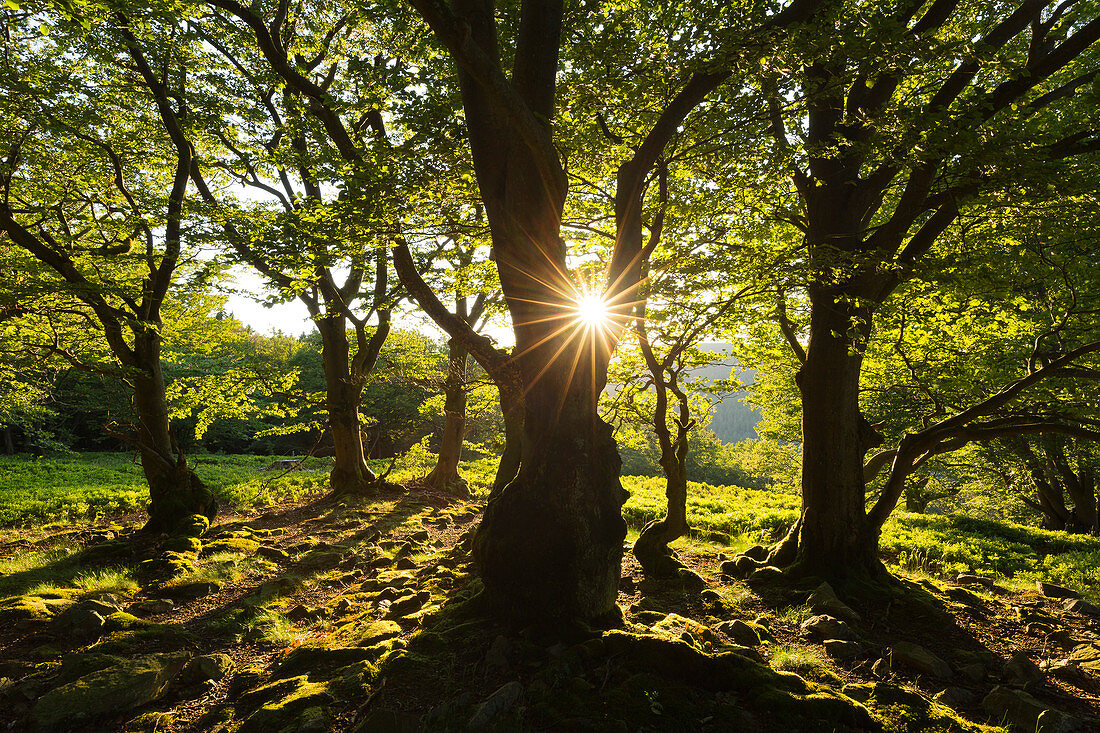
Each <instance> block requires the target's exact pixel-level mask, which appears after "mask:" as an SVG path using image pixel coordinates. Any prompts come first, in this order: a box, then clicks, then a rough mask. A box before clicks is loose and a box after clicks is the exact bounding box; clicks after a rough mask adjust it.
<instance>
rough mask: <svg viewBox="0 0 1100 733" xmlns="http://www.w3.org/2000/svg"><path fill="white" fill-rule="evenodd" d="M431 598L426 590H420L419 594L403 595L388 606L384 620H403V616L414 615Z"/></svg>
mask: <svg viewBox="0 0 1100 733" xmlns="http://www.w3.org/2000/svg"><path fill="white" fill-rule="evenodd" d="M431 597H432V594H431V593H429V592H428V591H426V590H422V591H420V592H419V593H410V594H408V595H404V596H402V597H400V598H398V599H397V600H396V601H394V602H392V603H391V604H390V610H389V611H388V612H387V613H386V618H388V619H397V618H404V617H405V616H408V615H410V614H413V613H416V612H417V611H419V610H420V609H421V608H423V607H424V604H425V603H427V602H428V599H430V598H431Z"/></svg>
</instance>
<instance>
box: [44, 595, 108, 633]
mask: <svg viewBox="0 0 1100 733" xmlns="http://www.w3.org/2000/svg"><path fill="white" fill-rule="evenodd" d="M106 624H107V619H105V618H104V617H103V616H102V615H100V614H99V613H96V612H95V611H93V610H92V609H90V608H88V607H86V606H85V605H84V604H83V603H81V604H77V605H75V606H71V607H70V608H67V609H66V610H64V611H62V612H61V613H59V614H57V616H55V617H54V619H53V620H52V621H50V625H49V633H50V634H51V635H52V636H53V637H54V638H57V639H62V640H65V641H75V642H78V643H80V642H87V641H94V640H96V639H98V638H99V637H100V636H102V635H103V633H104V628H103V627H104V626H105V625H106Z"/></svg>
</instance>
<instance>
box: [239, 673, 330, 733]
mask: <svg viewBox="0 0 1100 733" xmlns="http://www.w3.org/2000/svg"><path fill="white" fill-rule="evenodd" d="M335 700H336V699H335V698H334V697H333V696H332V694H331V693H330V692H328V690H327V689H326V686H325V685H324V684H323V683H319V682H310V681H309V678H307V677H306V676H305V675H301V676H300V677H292V678H290V679H286V680H280V681H279V682H274V683H272V684H270V685H265V686H264V687H260V688H258V689H255V690H251V691H249V692H246V693H244V694H243V695H241V696H240V697H239V698H238V699H237V709H238V711H239V710H242V709H243V710H249V709H255V710H256V711H255V712H254V713H252V714H251V715H249V716H248V717H247V718H246V719H245V721H244V723H243V724H241V727H240V728H238V729H237V733H270V731H281V730H284V729H287V728H288V727H290V726H291V725H293V726H294V727H293V728H290V730H296V729H297V723H298V721H299V720H303V719H304V720H308V721H310V724H311V725H313V726H314V727H313V728H311V730H313V731H317V730H326V728H324V727H322V728H317V727H316V721H318V720H319V719H321V718H325V719H327V716H328V713H327V711H325V710H324V708H325V707H327V706H328V705H331V704H332V703H333V702H335ZM257 708H258V709H257Z"/></svg>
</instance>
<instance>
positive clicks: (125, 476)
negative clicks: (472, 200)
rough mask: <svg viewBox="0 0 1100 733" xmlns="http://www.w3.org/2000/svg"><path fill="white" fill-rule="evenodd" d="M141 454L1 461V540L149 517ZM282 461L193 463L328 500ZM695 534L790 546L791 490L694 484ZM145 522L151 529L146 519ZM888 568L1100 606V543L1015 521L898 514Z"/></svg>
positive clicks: (318, 471) (313, 477) (484, 475)
mask: <svg viewBox="0 0 1100 733" xmlns="http://www.w3.org/2000/svg"><path fill="white" fill-rule="evenodd" d="M420 453H421V451H417V450H413V451H410V452H409V454H407V455H406V456H405V457H403V458H402V459H401V460H400V461H398V462H397V463H396V464H395V465H393V466H392V467H391V466H390V462H389V461H372V462H371V463H372V468H373V469H374V470H375V471H376V472H383V471H386V470H387V469H389V470H391V473H390V475H389V478H390V479H391V480H394V481H396V482H399V483H401V482H407V481H411V480H413V479H415V477H417V476H419V475H423V474H424V473H425V472H426V471H427V470H428V469H429V468H430V461H431V459H432V458H434V457H432V456H430V455H428V454H426V452H425V455H420ZM132 458H133V457H132V455H130V454H113V453H85V454H76V455H72V456H67V457H56V458H33V457H7V456H5V457H0V537H2V536H4V535H10V534H12V533H13V532H26V531H28V530H32V531H33V530H39V529H42V530H48V529H49V528H51V527H54V528H56V527H57V526H58V525H69V524H74V523H85V522H95V521H107V520H112V519H117V518H118V517H120V516H122V515H126V514H133V513H136V512H141V511H143V509H144V507H145V502H146V501H147V489H146V487H145V482H144V479H143V477H142V474H141V467H140V465H138V464H137V463H134V462H133V460H132ZM279 458H280V457H278V456H251V455H231V456H222V455H198V456H194V457H192V458H190V461H191V463H192V465H193V466H194V467H195V469H196V471H198V473H199V475H200V476H201V477H202V479H203V481H204V482H206V483H207V485H209V486H210V487H211V488H212V489H213V490H214V492H215V494H216V496H217V497H218V499H219V502H220V503H221V505H222V507H223V508H224V509H227V510H232V509H239V510H246V509H253V508H259V507H265V506H275V505H279V504H284V503H287V502H293V501H297V500H300V499H303V498H305V497H309V496H314V495H320V494H323V493H324V492H325V490H326V488H327V479H328V470H329V466H330V464H329V462H328V460H327V459H310V460H309V461H307V462H306V463H305V464H304V465H303V467H302V470H296V471H283V470H270V471H269V470H265V469H266V468H267V467H268V466H270V465H271V464H272V462H273V461H275V460H277V459H279ZM495 468H496V465H495V460H494V459H492V458H487V459H482V460H480V461H468V462H465V463H464V464H463V465H462V473H463V475H464V476H466V478H467V479H468V480H469V482H470V485H471V488H472V491H473V494H474V496H475V498H481V499H483V498H484V497H485V496H486V495H487V493H488V486H489V484H490V483H491V481H492V478H493V472H494V471H495ZM622 482H623V486H624V487H625V488H626V489H627V490H628V491H629V492H630V499H629V500H628V501H627V503H626V504H625V506H624V507H623V514H624V516H625V518H626V520H627V524H628V525H629V527H630V528H631V530H632V534H633V533H634V532H637V531H638V530H640V529H641V528H642V527H644V526H645V524H646V523H647V522H649V521H652V520H654V519H658V518H660V517H661V516H662V515H663V513H664V503H665V497H664V481H663V479H661V478H659V477H649V476H624V477H623V479H622ZM689 487H690V488H689V491H690V494H689V496H688V518H689V522H690V524H691V526H692V532H691V535H690V536H689V537H686V538H684V539H682V540H680V546H685V545H693V544H705V545H708V546H711V547H716V548H717V549H718V550H719V551H729V552H736V551H740V550H743V549H745V548H747V547H749V546H751V545H754V544H765V545H766V544H768V543H770V542H774V541H775V540H777V539H778V538H780V537H781V536H782V535H783V533H784V532H785V531H786V529H787V528H788V527H789V526H790V525H791V523H792V522H793V521H794V520H795V518H796V517H797V516H798V507H799V498H798V496H797V495H795V494H792V493H786V492H782V491H771V490H758V489H751V488H744V487H739V486H712V485H709V484H703V483H696V482H691V483H690V485H689ZM137 521H141V519H140V518H139V519H138V520H137ZM881 549H882V554H883V559H884V560H885V561H886V562H887V564H888V566H890V567H892V568H894V569H895V570H902V571H905V572H906V574H907V575H910V576H917V577H922V576H923V577H930V578H940V579H945V578H952V577H954V576H955V575H956V574H958V573H977V574H980V575H985V576H988V577H992V578H996V579H997V580H998V582H1001V583H1003V584H1005V585H1007V586H1008V587H1011V588H1024V587H1031V586H1034V583H1035V581H1036V580H1046V581H1050V582H1054V583H1057V584H1059V585H1067V586H1070V587H1073V588H1077V589H1079V590H1080V591H1082V592H1083V593H1084V594H1085V595H1086V596H1088V597H1090V598H1093V599H1100V538H1096V537H1092V536H1089V535H1075V534H1068V533H1065V532H1055V531H1048V530H1042V529H1039V528H1036V527H1029V526H1024V525H1021V524H1014V523H1010V522H1001V521H992V520H986V519H979V518H975V517H969V516H966V515H964V514H951V515H935V514H911V513H907V512H901V511H899V512H895V514H894V515H893V516H892V517H891V519H890V520H889V521H888V522H887V524H886V526H885V527H884V529H883V534H882V539H881Z"/></svg>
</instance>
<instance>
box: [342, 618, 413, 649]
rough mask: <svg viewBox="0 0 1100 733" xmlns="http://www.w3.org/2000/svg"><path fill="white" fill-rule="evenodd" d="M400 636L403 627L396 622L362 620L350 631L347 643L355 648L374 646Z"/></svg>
mask: <svg viewBox="0 0 1100 733" xmlns="http://www.w3.org/2000/svg"><path fill="white" fill-rule="evenodd" d="M400 634H401V627H400V626H398V625H397V623H396V622H394V621H375V620H366V622H365V623H364V622H363V621H362V620H360V621H359V622H357V623H355V624H354V625H353V626H352V627H351V628H350V629H349V630H348V632H347V641H348V643H349V644H353V645H355V646H374V645H375V644H377V643H378V642H380V641H384V640H386V639H389V638H391V637H394V636H399V635H400Z"/></svg>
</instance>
